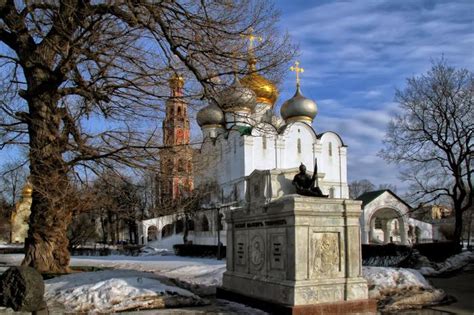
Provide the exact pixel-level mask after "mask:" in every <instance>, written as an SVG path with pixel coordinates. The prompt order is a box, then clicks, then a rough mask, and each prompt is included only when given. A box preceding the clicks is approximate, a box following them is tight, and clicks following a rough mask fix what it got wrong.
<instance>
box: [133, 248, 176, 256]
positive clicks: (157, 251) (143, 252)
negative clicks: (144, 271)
mask: <svg viewBox="0 0 474 315" xmlns="http://www.w3.org/2000/svg"><path fill="white" fill-rule="evenodd" d="M154 255H173V251H170V250H169V249H167V248H156V247H153V246H145V247H143V248H142V249H140V256H154Z"/></svg>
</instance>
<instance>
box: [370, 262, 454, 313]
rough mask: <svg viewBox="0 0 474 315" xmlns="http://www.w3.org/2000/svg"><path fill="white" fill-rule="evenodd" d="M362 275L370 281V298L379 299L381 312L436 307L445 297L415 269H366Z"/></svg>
mask: <svg viewBox="0 0 474 315" xmlns="http://www.w3.org/2000/svg"><path fill="white" fill-rule="evenodd" d="M362 273H363V276H364V278H365V279H366V280H367V284H368V287H369V297H370V298H375V299H377V301H378V303H377V304H378V308H379V310H383V311H389V312H394V311H398V310H402V309H409V308H421V307H423V306H426V305H433V304H437V303H439V302H440V301H442V300H443V299H444V298H445V297H446V294H445V293H444V292H443V291H442V290H438V289H435V288H433V287H432V286H431V285H430V284H429V282H428V281H427V280H426V279H425V278H424V277H423V275H422V274H421V273H420V272H418V271H417V270H414V269H405V268H388V267H363V268H362Z"/></svg>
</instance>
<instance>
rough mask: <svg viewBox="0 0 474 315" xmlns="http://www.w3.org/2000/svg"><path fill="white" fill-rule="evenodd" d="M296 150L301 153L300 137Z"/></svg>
mask: <svg viewBox="0 0 474 315" xmlns="http://www.w3.org/2000/svg"><path fill="white" fill-rule="evenodd" d="M297 150H298V153H301V139H300V138H298V142H297Z"/></svg>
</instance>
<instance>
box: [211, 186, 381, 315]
mask: <svg viewBox="0 0 474 315" xmlns="http://www.w3.org/2000/svg"><path fill="white" fill-rule="evenodd" d="M360 213H361V203H360V201H354V200H346V199H327V198H315V197H303V196H300V195H287V196H284V197H282V198H279V199H278V200H275V201H272V202H270V203H268V204H266V205H259V204H252V203H250V206H249V207H248V208H246V209H240V210H236V211H234V212H232V213H231V215H230V217H229V218H227V224H228V231H227V248H228V250H227V271H226V272H225V273H224V277H223V284H222V288H220V289H219V290H218V297H219V298H226V299H231V300H236V301H241V302H245V303H248V304H250V305H254V306H256V307H260V308H264V309H267V310H269V311H271V312H273V313H278V314H280V313H286V314H322V312H324V313H328V312H329V313H331V314H333V313H341V314H344V313H375V311H376V304H375V301H371V300H368V290H367V282H366V280H365V279H364V278H362V276H361V268H362V267H361V246H360V228H359V216H360ZM329 310H332V311H329ZM333 311H334V312H333Z"/></svg>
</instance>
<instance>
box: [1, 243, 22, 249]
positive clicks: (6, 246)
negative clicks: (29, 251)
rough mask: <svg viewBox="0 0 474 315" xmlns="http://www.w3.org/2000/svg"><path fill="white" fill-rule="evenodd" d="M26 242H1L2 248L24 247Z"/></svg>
mask: <svg viewBox="0 0 474 315" xmlns="http://www.w3.org/2000/svg"><path fill="white" fill-rule="evenodd" d="M23 247H25V245H24V244H10V243H0V248H23Z"/></svg>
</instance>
